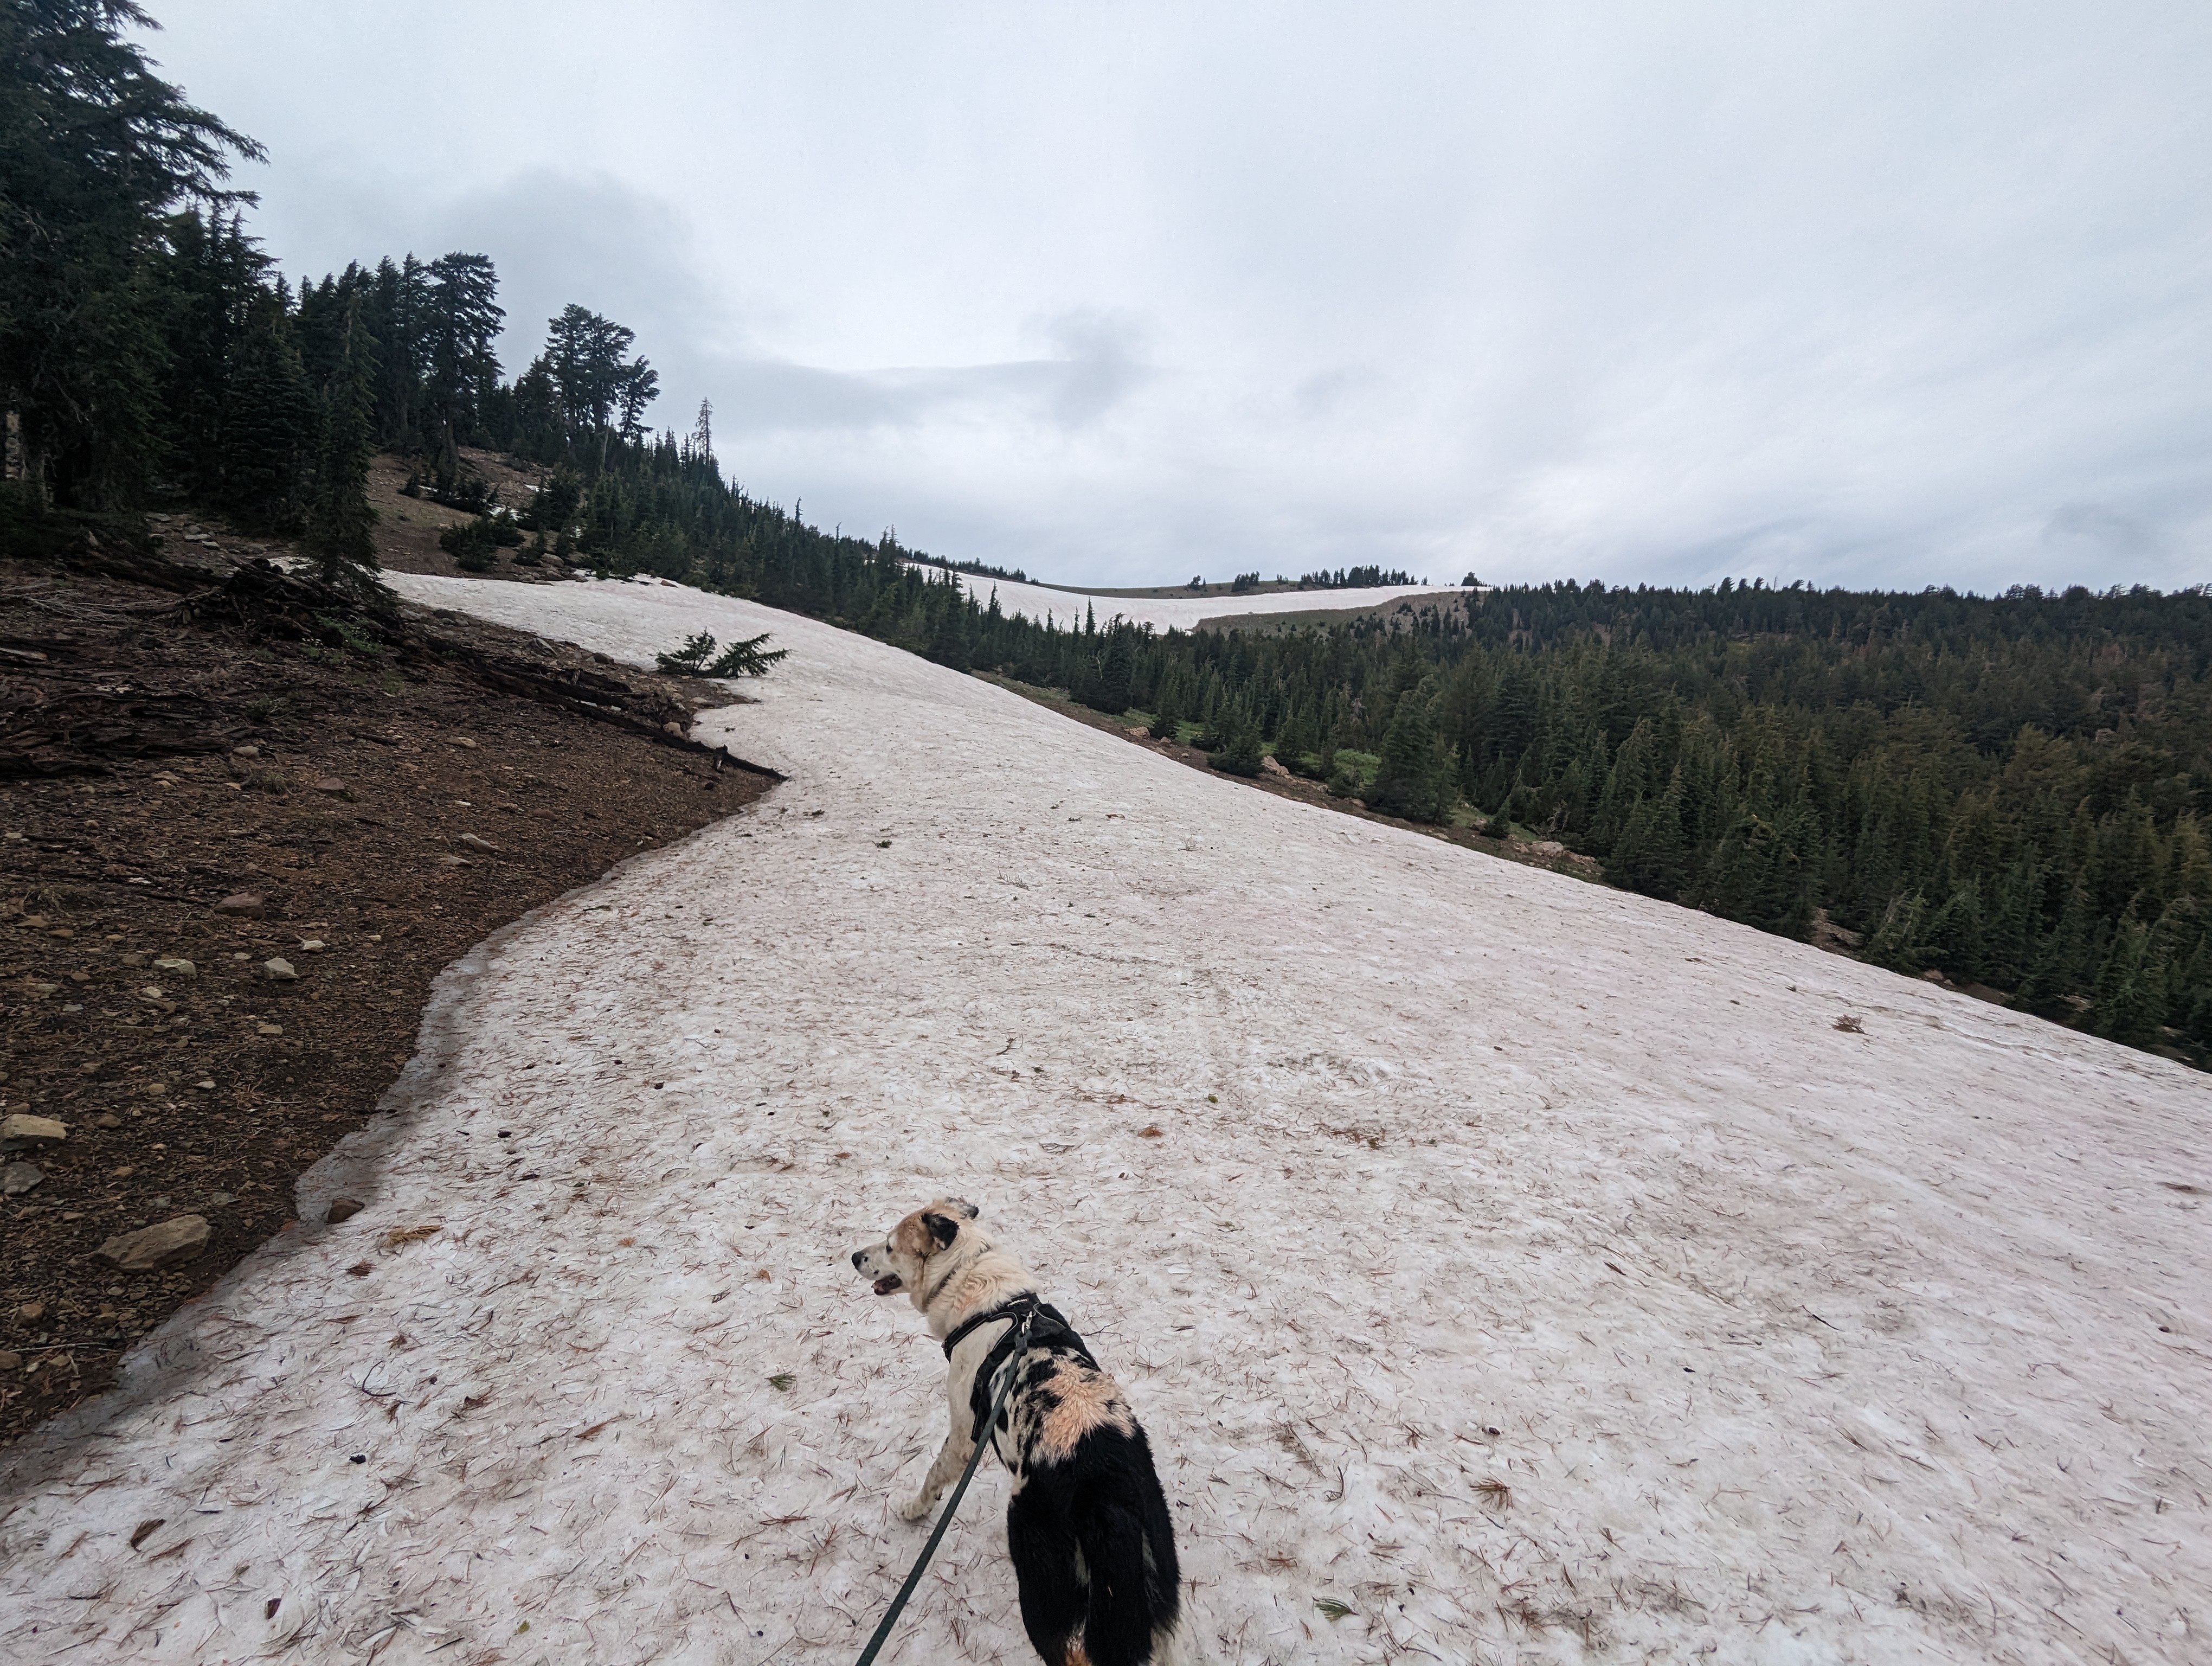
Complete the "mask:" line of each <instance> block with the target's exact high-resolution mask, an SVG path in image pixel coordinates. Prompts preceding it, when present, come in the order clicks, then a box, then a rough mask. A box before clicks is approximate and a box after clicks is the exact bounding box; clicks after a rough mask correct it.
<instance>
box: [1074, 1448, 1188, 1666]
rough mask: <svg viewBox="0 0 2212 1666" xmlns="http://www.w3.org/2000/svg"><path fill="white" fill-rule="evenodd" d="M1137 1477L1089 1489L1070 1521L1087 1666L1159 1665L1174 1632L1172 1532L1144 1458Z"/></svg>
mask: <svg viewBox="0 0 2212 1666" xmlns="http://www.w3.org/2000/svg"><path fill="white" fill-rule="evenodd" d="M1138 1438H1139V1440H1141V1439H1142V1438H1143V1437H1142V1436H1139V1437H1138ZM1147 1456H1149V1455H1147ZM1141 1481H1142V1483H1143V1484H1141V1485H1139V1486H1137V1487H1117V1488H1115V1489H1113V1490H1112V1492H1111V1493H1106V1495H1105V1496H1098V1495H1097V1494H1094V1495H1093V1499H1092V1501H1091V1508H1090V1509H1088V1510H1085V1511H1081V1512H1080V1514H1079V1517H1078V1518H1077V1522H1076V1529H1075V1532H1076V1541H1077V1543H1079V1545H1080V1546H1081V1547H1083V1560H1084V1564H1085V1569H1086V1571H1087V1572H1089V1574H1090V1576H1091V1590H1090V1610H1089V1612H1088V1614H1086V1615H1085V1620H1084V1626H1083V1647H1084V1652H1085V1655H1086V1656H1088V1657H1089V1658H1090V1661H1091V1666H1164V1662H1165V1659H1166V1651H1167V1649H1168V1647H1169V1645H1170V1642H1171V1639H1173V1637H1174V1635H1175V1633H1176V1620H1177V1619H1178V1618H1179V1616H1180V1612H1181V1608H1182V1590H1181V1589H1180V1587H1181V1583H1182V1572H1181V1570H1180V1569H1178V1568H1177V1567H1176V1553H1175V1529H1174V1526H1173V1524H1172V1523H1170V1520H1169V1518H1168V1503H1167V1499H1166V1498H1165V1497H1164V1496H1163V1495H1162V1493H1161V1492H1160V1485H1159V1482H1158V1480H1157V1479H1156V1478H1155V1477H1154V1475H1153V1474H1152V1466H1151V1464H1150V1463H1149V1462H1146V1463H1145V1464H1144V1465H1143V1466H1141ZM1099 1490H1100V1492H1101V1493H1105V1492H1106V1489H1103V1488H1102V1489H1099Z"/></svg>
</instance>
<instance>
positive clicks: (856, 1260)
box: [853, 1249, 868, 1273]
mask: <svg viewBox="0 0 2212 1666" xmlns="http://www.w3.org/2000/svg"><path fill="white" fill-rule="evenodd" d="M867 1253H868V1252H867V1251H866V1250H865V1249H855V1250H854V1251H853V1270H854V1272H855V1273H857V1272H859V1271H860V1258H861V1257H862V1256H866V1254H867Z"/></svg>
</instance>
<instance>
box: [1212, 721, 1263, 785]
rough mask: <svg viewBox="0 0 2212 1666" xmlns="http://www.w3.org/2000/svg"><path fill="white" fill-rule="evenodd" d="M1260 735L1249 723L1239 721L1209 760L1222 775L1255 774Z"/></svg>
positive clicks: (1258, 756)
mask: <svg viewBox="0 0 2212 1666" xmlns="http://www.w3.org/2000/svg"><path fill="white" fill-rule="evenodd" d="M1260 756H1261V754H1260V736H1259V733H1258V732H1257V731H1255V729H1254V728H1253V727H1252V726H1251V725H1250V724H1249V723H1240V724H1238V725H1237V727H1236V728H1235V729H1233V730H1231V732H1230V733H1229V736H1228V738H1227V739H1225V740H1224V741H1223V742H1222V745H1221V750H1220V751H1218V752H1216V753H1214V755H1213V757H1212V759H1211V760H1210V762H1211V763H1212V765H1213V767H1214V768H1215V769H1218V770H1220V771H1221V772H1222V773H1223V774H1225V775H1258V774H1259V773H1260V770H1261V763H1260Z"/></svg>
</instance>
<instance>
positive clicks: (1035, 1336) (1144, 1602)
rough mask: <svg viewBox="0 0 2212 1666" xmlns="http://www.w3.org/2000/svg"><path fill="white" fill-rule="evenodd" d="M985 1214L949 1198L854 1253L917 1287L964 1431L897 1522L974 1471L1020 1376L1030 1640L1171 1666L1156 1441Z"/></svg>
mask: <svg viewBox="0 0 2212 1666" xmlns="http://www.w3.org/2000/svg"><path fill="white" fill-rule="evenodd" d="M977 1213H978V1211H977V1210H976V1207H975V1205H974V1204H972V1203H967V1202H963V1201H961V1200H960V1199H958V1198H952V1197H948V1198H939V1200H938V1201H936V1202H934V1203H932V1204H930V1205H928V1206H927V1207H925V1208H921V1209H917V1210H915V1212H914V1213H912V1214H910V1215H908V1216H907V1218H906V1219H903V1220H902V1221H900V1222H899V1224H898V1225H896V1226H894V1227H892V1228H891V1230H890V1234H889V1235H888V1236H887V1237H885V1238H884V1241H883V1242H882V1243H872V1244H870V1245H868V1246H867V1247H866V1249H855V1250H854V1252H853V1266H854V1269H855V1270H856V1271H858V1272H859V1274H860V1276H861V1277H862V1278H864V1279H867V1280H872V1283H873V1284H874V1286H875V1292H876V1294H877V1295H878V1296H895V1295H896V1294H898V1293H899V1292H902V1291H903V1292H906V1293H907V1295H908V1297H909V1298H910V1299H911V1300H912V1301H913V1303H914V1304H915V1308H917V1309H918V1310H920V1311H921V1315H922V1316H923V1317H924V1318H926V1319H927V1320H928V1321H929V1329H930V1334H931V1335H933V1336H935V1337H936V1338H937V1339H938V1340H939V1341H940V1342H942V1343H943V1344H944V1345H945V1359H946V1360H947V1362H948V1370H947V1373H946V1377H945V1395H946V1398H947V1400H948V1401H949V1402H951V1420H952V1426H951V1428H950V1429H949V1430H948V1431H946V1432H945V1444H944V1446H943V1448H942V1449H941V1450H939V1452H938V1454H937V1460H936V1462H933V1463H932V1464H931V1465H930V1466H929V1474H928V1475H927V1477H926V1478H925V1479H924V1480H923V1481H922V1484H921V1491H920V1492H918V1493H915V1495H914V1497H913V1498H911V1499H908V1500H907V1501H906V1502H905V1503H904V1504H902V1505H900V1506H899V1514H900V1516H901V1517H903V1518H904V1519H906V1520H908V1521H918V1520H920V1519H921V1517H924V1516H926V1515H927V1514H928V1513H929V1511H930V1507H931V1506H932V1505H934V1504H935V1503H936V1502H937V1500H938V1499H939V1496H940V1495H942V1494H943V1493H944V1491H945V1488H946V1487H949V1486H951V1483H952V1481H954V1480H955V1479H956V1478H957V1476H958V1475H959V1474H960V1472H961V1471H962V1470H963V1468H966V1467H967V1463H968V1459H969V1455H970V1454H971V1453H972V1452H973V1451H974V1450H975V1439H976V1437H977V1436H978V1434H980V1433H981V1431H982V1429H983V1427H984V1425H985V1423H986V1421H987V1420H988V1419H989V1418H990V1414H991V1408H992V1405H993V1404H994V1402H995V1401H996V1400H997V1397H998V1394H999V1390H1000V1387H1001V1386H1003V1385H1005V1384H1006V1383H1007V1379H1008V1377H1009V1376H1010V1375H1011V1377H1012V1385H1011V1387H1009V1388H1007V1389H1006V1404H1005V1405H1004V1407H1003V1408H1000V1413H999V1416H998V1419H997V1421H996V1424H995V1426H994V1428H993V1430H992V1435H991V1439H992V1448H993V1450H994V1451H995V1452H996V1453H997V1455H998V1459H999V1462H1000V1463H1001V1464H1003V1465H1004V1466H1005V1467H1006V1472H1007V1474H1010V1475H1011V1476H1012V1478H1013V1497H1012V1499H1011V1500H1010V1501H1009V1503H1008V1504H1007V1505H1006V1548H1007V1551H1008V1553H1009V1554H1011V1555H1012V1558H1013V1563H1014V1574H1015V1578H1016V1579H1017V1580H1018V1583H1019V1585H1020V1589H1021V1601H1022V1625H1023V1627H1024V1630H1026V1631H1027V1632H1028V1633H1029V1636H1030V1642H1031V1643H1032V1644H1034V1645H1036V1651H1037V1654H1038V1656H1039V1657H1041V1658H1042V1659H1043V1660H1044V1661H1045V1662H1047V1663H1048V1666H1173V1663H1174V1662H1175V1661H1176V1660H1177V1659H1178V1658H1179V1657H1180V1655H1181V1652H1182V1651H1181V1649H1180V1647H1179V1645H1178V1639H1179V1636H1180V1633H1181V1626H1182V1604H1181V1591H1180V1589H1179V1586H1180V1581H1181V1578H1182V1576H1181V1573H1180V1572H1179V1571H1178V1569H1177V1567H1176V1550H1175V1531H1174V1527H1173V1524H1172V1523H1170V1520H1169V1518H1168V1503H1167V1498H1166V1495H1165V1494H1164V1493H1162V1492H1161V1490H1160V1482H1159V1476H1158V1474H1157V1473H1156V1472H1155V1470H1154V1469H1153V1468H1152V1448H1151V1447H1150V1446H1149V1445H1148V1444H1146V1440H1145V1432H1144V1431H1143V1430H1142V1429H1140V1428H1139V1427H1138V1426H1137V1420H1136V1419H1135V1418H1134V1417H1133V1415H1131V1414H1130V1411H1129V1408H1128V1406H1127V1402H1124V1401H1123V1399H1122V1397H1121V1389H1118V1388H1116V1387H1115V1383H1114V1379H1113V1378H1112V1377H1109V1376H1108V1375H1107V1374H1106V1373H1105V1372H1104V1371H1102V1370H1100V1369H1099V1366H1098V1362H1097V1360H1096V1359H1092V1358H1091V1350H1090V1349H1089V1348H1087V1347H1085V1346H1084V1342H1083V1339H1082V1337H1080V1336H1079V1335H1076V1334H1075V1331H1074V1330H1073V1328H1072V1327H1070V1326H1069V1324H1068V1323H1067V1322H1066V1320H1065V1319H1063V1318H1062V1317H1061V1316H1060V1314H1059V1313H1058V1311H1056V1310H1054V1309H1053V1308H1051V1307H1048V1306H1047V1305H1045V1304H1043V1303H1042V1301H1040V1300H1039V1299H1038V1297H1037V1283H1036V1280H1035V1279H1033V1278H1031V1277H1030V1274H1028V1273H1027V1272H1025V1271H1024V1269H1023V1268H1022V1265H1021V1263H1020V1262H1017V1261H1016V1260H1015V1259H1014V1258H1013V1257H1012V1256H1010V1255H1008V1254H1007V1253H1006V1251H1005V1250H1003V1249H1000V1248H999V1246H998V1244H997V1243H995V1242H994V1240H993V1239H992V1237H991V1236H990V1234H989V1233H987V1231H984V1230H983V1229H982V1228H981V1227H980V1226H978V1225H976V1224H975V1218H976V1215H977ZM1024 1318H1026V1319H1027V1320H1028V1321H1029V1327H1030V1329H1029V1335H1028V1338H1027V1341H1025V1342H1024V1346H1023V1347H1022V1350H1021V1356H1020V1358H1018V1359H1017V1358H1015V1357H1014V1344H1015V1342H1016V1341H1017V1337H1018V1330H1019V1327H1020V1324H1021V1322H1022V1321H1023V1319H1024Z"/></svg>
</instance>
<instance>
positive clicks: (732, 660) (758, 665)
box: [707, 630, 791, 677]
mask: <svg viewBox="0 0 2212 1666" xmlns="http://www.w3.org/2000/svg"><path fill="white" fill-rule="evenodd" d="M768 639H769V632H767V631H765V630H763V632H761V634H760V635H757V636H749V637H747V638H746V639H745V640H744V641H742V642H732V643H731V644H730V645H729V647H728V648H725V649H723V650H722V657H721V658H720V659H719V660H715V661H714V664H713V665H711V666H708V667H707V675H708V676H709V677H765V676H767V675H768V672H769V666H773V665H775V663H776V661H777V660H786V659H788V658H790V656H791V650H790V649H789V648H762V647H761V644H762V643H763V642H764V641H768Z"/></svg>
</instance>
